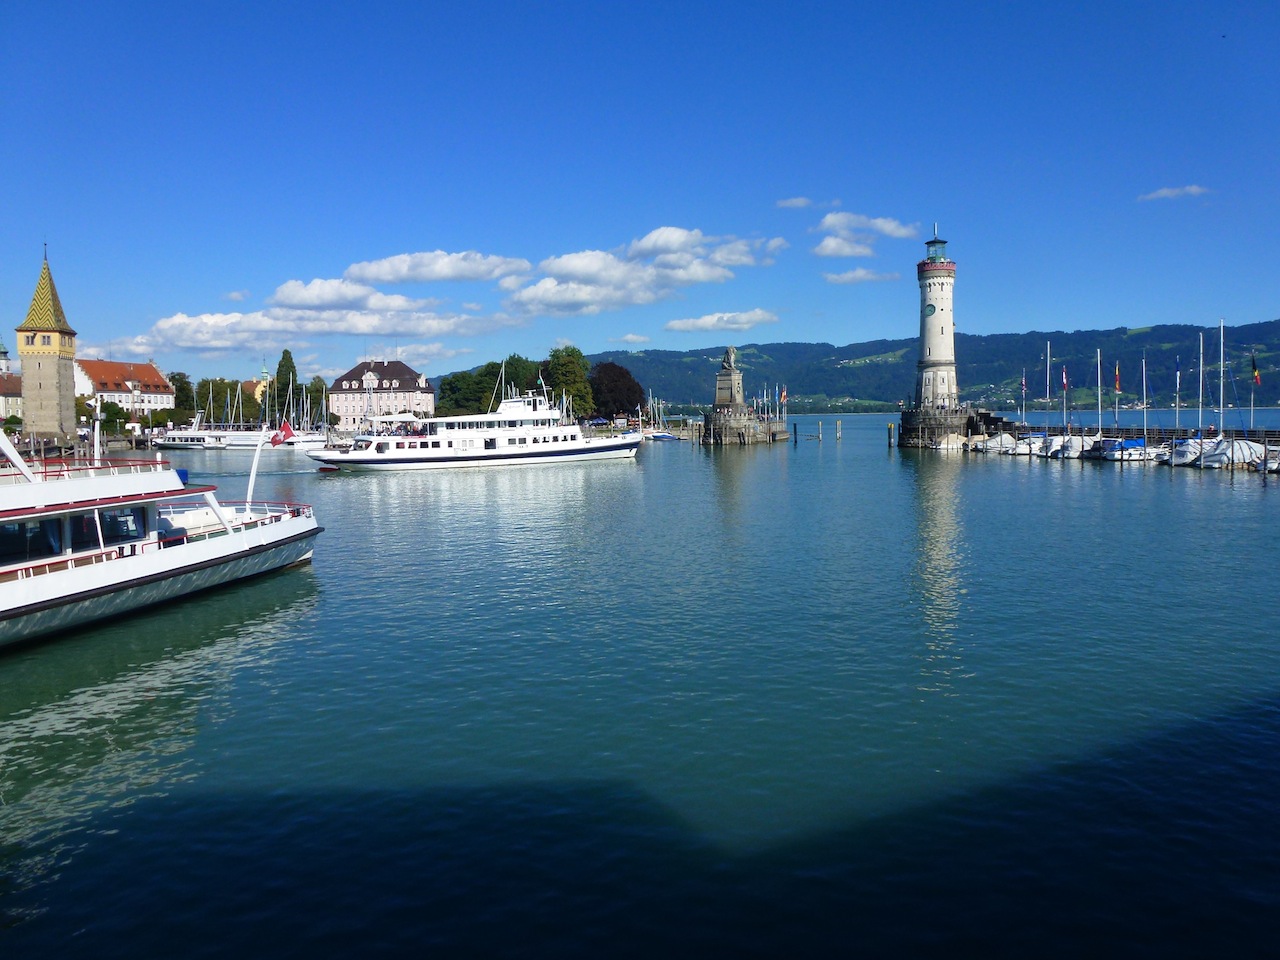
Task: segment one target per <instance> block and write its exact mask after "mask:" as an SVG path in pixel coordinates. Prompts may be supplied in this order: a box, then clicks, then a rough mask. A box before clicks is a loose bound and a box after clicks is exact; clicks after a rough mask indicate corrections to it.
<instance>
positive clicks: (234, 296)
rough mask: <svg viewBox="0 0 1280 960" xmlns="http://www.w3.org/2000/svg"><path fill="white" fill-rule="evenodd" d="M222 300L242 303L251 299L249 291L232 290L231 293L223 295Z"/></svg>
mask: <svg viewBox="0 0 1280 960" xmlns="http://www.w3.org/2000/svg"><path fill="white" fill-rule="evenodd" d="M222 299H224V300H233V301H235V302H236V303H240V302H242V301H244V300H248V299H249V291H248V290H232V291H231V292H229V293H224V294H223V295H222Z"/></svg>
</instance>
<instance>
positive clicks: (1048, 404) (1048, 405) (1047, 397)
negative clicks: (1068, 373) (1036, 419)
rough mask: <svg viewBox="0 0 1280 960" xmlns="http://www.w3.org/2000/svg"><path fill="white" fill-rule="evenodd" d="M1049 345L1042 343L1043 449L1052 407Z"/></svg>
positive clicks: (1046, 447)
mask: <svg viewBox="0 0 1280 960" xmlns="http://www.w3.org/2000/svg"><path fill="white" fill-rule="evenodd" d="M1050 347H1051V343H1050V342H1049V341H1048V340H1046V341H1045V342H1044V445H1045V449H1048V446H1049V410H1050V409H1052V407H1053V402H1052V401H1053V396H1052V395H1051V393H1050V390H1051V387H1050V379H1051V373H1050V371H1052V369H1053V357H1052V356H1051V353H1052V351H1051V350H1050Z"/></svg>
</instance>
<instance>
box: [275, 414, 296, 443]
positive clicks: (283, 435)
mask: <svg viewBox="0 0 1280 960" xmlns="http://www.w3.org/2000/svg"><path fill="white" fill-rule="evenodd" d="M292 436H293V427H291V426H289V421H288V420H285V421H284V422H282V423H281V424H280V429H279V430H277V431H276V432H275V433H273V434H272V435H271V445H272V446H273V447H278V446H280V444H282V443H284V442H285V441H286V440H288V439H289V438H290V437H292Z"/></svg>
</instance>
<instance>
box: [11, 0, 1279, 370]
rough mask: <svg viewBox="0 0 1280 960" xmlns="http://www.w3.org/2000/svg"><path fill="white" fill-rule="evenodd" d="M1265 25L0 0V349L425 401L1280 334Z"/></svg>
mask: <svg viewBox="0 0 1280 960" xmlns="http://www.w3.org/2000/svg"><path fill="white" fill-rule="evenodd" d="M1277 50H1280V4H1276V3H1274V2H1257V3H1232V2H1217V3H1212V4H1210V3H1204V2H1194V3H1192V2H1181V0H1172V2H1164V3H1146V2H1131V3H1128V2H1119V3H1117V2H1114V0H1108V2H1105V3H1103V2H1093V0H1084V2H1079V3H1073V4H1061V5H1058V4H1014V3H998V4H997V3H990V4H988V3H980V2H977V3H967V4H960V3H953V4H871V3H858V2H850V0H844V2H836V3H827V2H804V0H792V2H790V3H787V4H782V3H761V2H752V0H740V2H736V3H732V4H726V3H723V2H716V3H711V2H706V3H704V2H698V0H683V2H639V3H633V4H627V5H623V4H617V3H606V2H599V3H584V2H575V3H555V2H541V3H530V2H527V0H526V2H485V0H476V2H469V3H465V4H462V3H448V4H446V3H435V2H425V0H424V2H415V3H395V2H376V0H365V2H362V3H359V4H357V3H338V2H328V3H326V2H320V0H313V2H308V3H290V2H278V3H265V4H263V3H252V4H250V3H236V2H222V3H212V2H188V3H172V2H166V3H136V2H128V0H119V2H113V3H109V4H107V3H103V4H85V3H79V2H65V0H46V2H29V0H0V189H2V190H3V203H2V204H0V305H2V306H3V309H4V311H5V312H6V313H7V314H8V316H9V318H10V323H9V324H8V325H7V326H6V327H0V340H3V342H4V344H5V345H6V346H7V347H8V348H9V349H10V351H11V353H12V354H13V356H14V358H15V359H16V349H15V339H16V335H15V334H14V333H13V332H12V331H13V329H14V328H15V327H17V326H18V325H19V324H21V323H22V322H23V320H24V319H25V317H26V313H27V309H28V307H29V306H30V303H31V297H32V294H33V292H34V290H35V286H36V282H37V280H38V279H39V275H40V266H41V259H42V258H43V257H44V256H45V250H46V245H47V251H48V259H49V265H50V269H51V270H52V273H53V278H54V282H55V283H56V285H57V288H58V293H59V296H60V299H61V302H62V305H63V308H64V310H65V313H66V315H67V320H68V322H69V323H70V324H71V326H72V327H73V328H74V329H75V330H76V331H77V334H78V337H77V351H78V355H80V356H84V357H100V358H107V359H114V360H133V361H136V360H147V359H151V360H154V361H155V362H156V364H157V366H159V368H160V369H161V370H162V371H164V372H166V373H168V372H173V371H182V372H185V373H187V374H188V375H189V376H191V377H193V378H194V379H199V378H202V377H206V376H223V377H228V378H233V379H249V378H252V377H254V376H256V374H257V373H258V371H259V370H260V369H261V368H262V367H263V365H264V363H265V365H266V366H267V367H268V369H269V370H271V371H274V369H275V366H276V363H277V361H278V360H279V358H280V354H281V351H282V350H283V349H286V348H287V349H288V350H290V352H291V354H292V356H293V358H294V361H295V364H296V365H297V368H298V371H299V373H300V375H301V376H302V377H304V378H306V379H310V378H311V377H313V376H315V375H320V376H322V377H324V378H325V379H326V380H330V381H332V380H333V379H334V378H336V377H338V376H340V375H341V374H342V373H343V372H344V371H346V370H348V369H350V368H351V367H352V366H354V365H355V364H356V363H358V362H359V361H361V360H365V359H400V360H403V361H405V362H406V363H408V364H410V365H411V366H413V367H414V368H415V369H417V370H419V371H420V372H424V373H426V374H428V375H429V376H432V377H438V376H440V375H442V374H446V373H449V372H452V371H455V370H460V369H466V368H470V367H474V366H477V365H479V364H482V363H485V362H488V361H490V360H498V359H502V358H503V357H506V356H508V355H509V354H512V353H517V354H520V355H522V356H525V357H529V358H531V359H541V358H544V357H546V356H547V354H548V352H549V351H550V350H551V349H552V348H554V347H557V346H564V345H573V346H576V347H578V348H579V349H581V350H582V351H583V352H584V353H586V354H594V353H599V352H603V351H606V350H645V349H665V350H693V349H701V348H704V347H705V348H708V349H709V350H710V349H713V348H717V347H718V348H720V349H723V346H724V345H727V344H735V345H741V344H745V343H768V342H778V341H801V342H829V343H832V344H835V345H844V344H849V343H858V342H863V341H867V340H874V339H878V338H902V337H914V336H917V335H918V332H919V290H918V287H917V285H916V278H915V264H916V262H917V261H919V260H920V259H921V258H922V257H923V256H924V253H925V248H924V241H925V240H926V239H929V238H931V237H932V236H933V231H934V224H935V223H936V224H937V229H938V234H939V236H941V237H942V238H943V239H945V240H946V241H947V242H948V247H947V250H948V254H949V256H950V257H951V258H952V259H953V260H955V261H956V263H957V278H956V287H955V316H956V324H957V329H958V330H959V331H960V332H963V333H973V334H989V333H1002V332H1027V331H1052V330H1087V329H1110V328H1114V327H1121V326H1124V327H1146V326H1150V325H1153V324H1159V323H1190V324H1202V325H1204V326H1206V327H1212V326H1216V325H1217V323H1218V320H1219V318H1222V319H1224V320H1225V322H1226V323H1227V325H1229V326H1231V325H1238V324H1244V323H1254V322H1258V321H1264V320H1271V319H1275V318H1277V317H1280V302H1278V293H1277V291H1278V290H1280V285H1278V284H1277V283H1276V280H1277V276H1278V271H1277V267H1276V265H1275V263H1274V262H1273V261H1270V260H1267V259H1266V258H1265V257H1264V256H1263V255H1264V254H1266V253H1267V251H1268V250H1270V249H1272V247H1273V246H1274V244H1275V243H1276V240H1277V239H1278V233H1277V230H1278V225H1280V123H1277V119H1278V114H1280V111H1278V110H1277V107H1278V105H1280V56H1277V53H1276V51H1277Z"/></svg>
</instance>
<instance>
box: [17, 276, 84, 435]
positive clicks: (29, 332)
mask: <svg viewBox="0 0 1280 960" xmlns="http://www.w3.org/2000/svg"><path fill="white" fill-rule="evenodd" d="M16 331H17V334H18V359H19V361H20V362H21V364H22V417H23V427H24V429H25V430H26V432H27V433H28V434H30V435H31V436H40V437H62V438H69V437H71V436H72V435H74V433H75V429H76V393H75V356H76V332H75V330H73V329H71V325H70V324H69V323H67V317H66V314H65V313H63V312H62V301H61V300H59V299H58V288H57V287H55V286H54V284H53V274H52V273H50V271H49V258H48V255H46V256H45V259H44V263H43V264H42V265H41V267H40V279H39V280H38V281H37V282H36V292H35V294H34V295H33V296H32V297H31V307H30V309H29V310H27V318H26V320H24V321H23V322H22V324H21V325H19V326H18V327H17V328H16Z"/></svg>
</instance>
